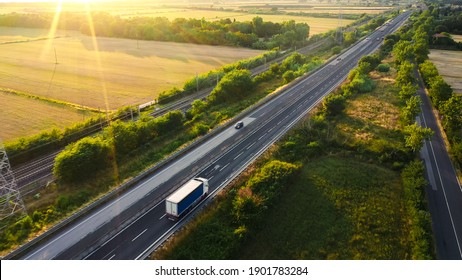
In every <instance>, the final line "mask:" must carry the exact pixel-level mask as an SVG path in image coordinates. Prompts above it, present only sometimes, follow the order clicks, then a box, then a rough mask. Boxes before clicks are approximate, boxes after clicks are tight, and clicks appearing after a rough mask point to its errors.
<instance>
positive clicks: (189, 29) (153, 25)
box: [0, 12, 310, 49]
mask: <svg viewBox="0 0 462 280" xmlns="http://www.w3.org/2000/svg"><path fill="white" fill-rule="evenodd" d="M91 18H92V23H91V24H90V23H89V21H88V17H87V16H85V15H78V14H71V13H64V14H62V15H61V16H60V20H59V22H58V23H57V26H58V28H61V29H70V30H79V31H80V32H82V33H83V34H87V35H96V36H103V37H117V38H129V39H136V40H155V41H169V42H181V43H194V44H206V45H227V46H241V47H251V48H256V49H272V48H275V47H280V48H289V47H295V46H300V45H303V44H304V43H305V41H306V39H307V38H308V35H309V31H310V28H309V26H308V25H307V24H306V23H295V21H293V20H290V21H286V22H283V23H273V22H270V21H264V20H263V19H262V18H261V17H255V18H253V19H252V20H251V21H244V22H237V21H236V20H233V21H232V20H231V19H229V18H228V19H221V20H218V21H206V20H205V19H204V18H202V19H193V18H190V19H185V18H177V19H174V20H172V21H170V20H169V19H167V18H165V17H155V18H154V17H134V18H129V19H124V18H121V17H118V16H112V15H111V14H109V13H105V12H94V13H92V14H91ZM52 22H53V15H52V14H17V13H12V14H5V15H0V26H13V27H33V28H49V27H50V26H51V24H52Z"/></svg>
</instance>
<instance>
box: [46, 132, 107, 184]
mask: <svg viewBox="0 0 462 280" xmlns="http://www.w3.org/2000/svg"><path fill="white" fill-rule="evenodd" d="M110 162H111V158H110V146H109V144H108V142H106V141H103V140H102V139H101V138H100V137H96V138H91V137H85V138H82V139H81V140H79V141H77V142H75V143H72V144H70V145H68V146H67V147H66V148H65V149H64V150H63V151H62V152H61V153H59V154H58V155H57V156H56V158H55V164H54V167H53V174H54V175H55V176H56V178H58V179H60V180H62V181H63V182H81V181H83V180H87V179H90V178H92V177H93V176H94V175H96V174H97V173H98V172H99V171H100V170H103V169H105V168H107V167H108V166H109V165H110ZM83 174H84V175H85V176H82V175H83Z"/></svg>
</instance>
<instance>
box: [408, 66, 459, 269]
mask: <svg viewBox="0 0 462 280" xmlns="http://www.w3.org/2000/svg"><path fill="white" fill-rule="evenodd" d="M416 76H417V77H418V83H419V90H418V94H419V96H420V98H421V100H422V106H421V109H422V113H421V114H420V115H419V122H420V124H421V126H423V127H429V128H431V129H432V130H433V131H434V132H435V134H434V135H433V137H432V138H431V139H430V141H425V144H424V147H423V148H422V150H421V152H420V154H421V157H422V159H423V160H424V162H425V167H426V171H427V179H428V181H429V183H430V184H429V186H428V187H427V188H426V193H427V196H428V206H429V210H430V213H431V217H432V226H433V233H434V238H435V243H436V244H435V245H436V256H437V259H440V260H460V259H462V249H461V248H462V188H461V186H460V182H459V181H458V179H457V175H456V172H455V170H454V166H453V165H452V163H451V160H450V158H449V155H448V151H447V150H446V146H445V144H444V141H443V137H442V135H441V131H440V129H439V127H438V124H437V122H436V118H435V115H433V112H432V110H433V108H432V105H431V103H430V100H429V98H428V96H427V95H426V94H425V90H424V85H423V82H422V79H421V77H420V75H419V73H418V72H417V71H416Z"/></svg>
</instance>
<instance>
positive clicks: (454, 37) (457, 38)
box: [451, 34, 462, 42]
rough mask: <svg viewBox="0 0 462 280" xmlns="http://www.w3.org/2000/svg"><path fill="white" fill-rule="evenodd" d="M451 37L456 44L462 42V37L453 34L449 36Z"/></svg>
mask: <svg viewBox="0 0 462 280" xmlns="http://www.w3.org/2000/svg"><path fill="white" fill-rule="evenodd" d="M451 36H452V39H454V41H456V42H462V35H454V34H451Z"/></svg>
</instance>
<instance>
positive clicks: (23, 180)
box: [13, 38, 329, 196]
mask: <svg viewBox="0 0 462 280" xmlns="http://www.w3.org/2000/svg"><path fill="white" fill-rule="evenodd" d="M328 42H329V38H327V39H323V40H321V41H318V42H316V43H314V44H311V45H308V46H306V47H303V48H301V49H299V50H298V52H300V53H303V54H308V53H310V52H312V51H313V50H315V49H317V48H319V47H322V46H323V45H325V44H327V43H328ZM291 54H292V52H287V53H286V54H285V55H283V56H281V57H279V58H276V59H274V60H272V61H268V62H267V63H265V64H264V65H261V66H258V67H255V68H254V69H252V70H251V71H252V76H255V75H258V74H260V73H262V72H264V71H266V70H267V69H269V67H270V65H271V64H273V63H281V62H282V61H283V60H284V59H285V58H287V57H288V56H290V55H291ZM212 90H213V87H211V88H205V89H202V90H200V91H198V92H197V93H194V94H192V95H188V96H185V97H183V98H181V99H180V100H178V101H175V102H172V103H171V104H168V105H166V106H165V107H162V108H160V109H158V110H155V111H154V112H153V113H151V116H153V117H158V116H162V115H164V114H166V113H168V112H170V111H173V110H183V111H185V110H187V109H189V108H190V107H191V103H192V102H193V101H194V100H196V99H204V98H206V97H207V96H208V95H209V94H210V92H211V91H212ZM130 117H131V114H130V113H128V114H126V115H123V116H120V117H119V118H118V119H121V120H127V119H130ZM114 120H115V119H114ZM114 120H113V121H114ZM105 126H107V123H106V122H104V123H101V124H96V125H93V126H92V127H89V128H87V129H86V133H83V134H82V135H81V137H82V138H83V137H84V136H88V135H92V134H95V133H98V132H100V131H101V129H102V128H103V127H105ZM62 150H63V149H59V150H57V151H54V152H52V153H50V154H47V155H44V156H40V157H37V158H35V159H33V160H31V161H29V162H26V163H23V164H20V165H17V166H13V173H14V177H15V179H16V184H17V186H18V188H19V190H20V191H21V194H22V195H23V196H24V195H27V194H29V193H32V192H35V191H37V189H40V188H42V187H44V186H45V185H46V184H47V183H48V182H49V181H51V180H53V179H52V178H53V174H52V170H53V166H54V161H55V157H56V156H57V155H58V154H59V153H60V152H61V151H62Z"/></svg>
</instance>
